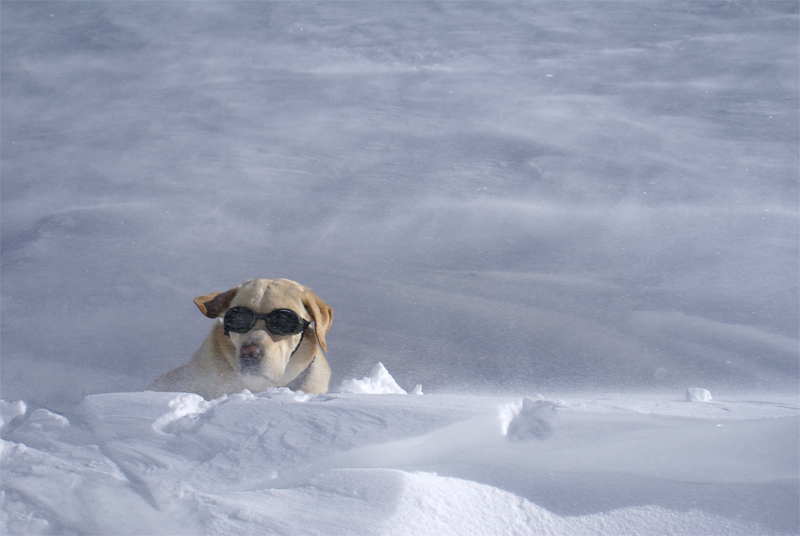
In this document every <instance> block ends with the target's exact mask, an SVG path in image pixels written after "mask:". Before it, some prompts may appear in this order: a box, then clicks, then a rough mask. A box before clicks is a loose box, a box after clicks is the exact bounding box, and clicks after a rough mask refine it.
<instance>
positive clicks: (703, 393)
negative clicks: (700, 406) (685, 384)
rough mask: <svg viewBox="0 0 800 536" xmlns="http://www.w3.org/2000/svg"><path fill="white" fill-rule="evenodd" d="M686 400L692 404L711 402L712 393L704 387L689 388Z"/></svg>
mask: <svg viewBox="0 0 800 536" xmlns="http://www.w3.org/2000/svg"><path fill="white" fill-rule="evenodd" d="M686 400H688V401H690V402H709V401H710V400H711V392H710V391H709V390H708V389H703V388H702V387H689V388H688V389H686Z"/></svg>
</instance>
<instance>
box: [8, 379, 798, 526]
mask: <svg viewBox="0 0 800 536" xmlns="http://www.w3.org/2000/svg"><path fill="white" fill-rule="evenodd" d="M381 369H382V370H381ZM368 378H369V379H371V380H373V384H374V385H375V386H376V389H377V390H380V389H382V386H381V383H382V382H383V383H385V382H386V381H387V379H388V378H391V376H390V375H388V373H386V371H385V368H383V367H382V366H381V367H380V368H379V367H376V368H375V370H374V371H373V374H372V375H371V376H369V377H368ZM392 381H393V380H392ZM364 392H366V390H365V391H364ZM798 415H800V411H798V406H797V401H796V400H795V399H791V398H783V399H781V398H780V397H778V398H776V397H771V398H770V397H767V398H755V399H753V398H751V399H746V398H737V399H726V400H715V401H714V402H700V401H696V402H690V401H686V400H684V399H682V397H680V396H675V397H663V396H657V395H639V396H633V395H629V396H627V397H623V396H619V395H618V396H608V397H597V396H570V397H564V398H549V397H548V398H545V397H541V396H533V397H529V398H502V397H475V396H453V395H425V396H411V395H408V396H404V395H375V394H353V393H338V394H328V395H319V396H310V395H305V394H301V393H293V392H291V391H289V390H288V389H285V388H284V389H276V390H273V391H271V392H268V393H262V394H259V395H253V394H250V393H248V392H243V393H241V394H236V395H231V396H226V397H222V398H219V399H217V400H211V401H206V400H203V399H202V398H201V397H199V396H197V395H194V394H188V393H153V392H144V393H116V394H102V395H92V396H89V397H87V398H86V400H84V402H83V403H82V404H81V405H80V406H79V407H78V408H77V409H76V410H75V411H74V412H73V413H70V414H68V415H59V414H55V413H53V412H50V411H48V410H46V409H42V408H39V409H36V410H33V411H28V410H27V408H26V405H25V404H24V403H20V402H17V403H4V404H3V420H4V427H3V445H2V446H3V455H2V471H3V490H4V491H3V524H4V531H3V532H4V533H7V534H65V533H76V534H221V535H222V534H414V535H424V534H431V535H434V534H435V535H441V534H454V535H455V534H458V535H466V534H476V535H489V534H491V535H505V534H564V535H567V534H569V535H574V534H588V533H591V534H598V535H609V536H611V535H614V536H618V535H622V534H631V535H632V534H637V535H642V534H741V535H757V534H793V533H796V532H797V530H798V528H800V524H799V523H798V512H797V501H798V441H799V440H800V438H799V437H798V422H800V421H799V420H798Z"/></svg>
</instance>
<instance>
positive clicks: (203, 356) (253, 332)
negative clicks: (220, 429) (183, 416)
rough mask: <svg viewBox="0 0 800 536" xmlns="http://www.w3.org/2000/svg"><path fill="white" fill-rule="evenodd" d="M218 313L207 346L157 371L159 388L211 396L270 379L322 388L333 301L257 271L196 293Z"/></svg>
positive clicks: (205, 309)
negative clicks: (234, 283) (225, 286)
mask: <svg viewBox="0 0 800 536" xmlns="http://www.w3.org/2000/svg"><path fill="white" fill-rule="evenodd" d="M194 303H195V304H196V305H197V307H198V309H200V312H202V313H203V314H204V315H206V316H207V317H209V318H216V319H217V321H216V322H215V323H214V326H213V327H212V328H211V331H210V332H209V334H208V336H207V337H206V339H205V341H203V344H202V346H200V349H199V350H197V352H195V354H194V356H192V359H191V360H189V362H188V363H187V364H185V365H183V366H181V367H178V368H176V369H174V370H171V371H169V372H167V373H165V374H163V375H162V376H160V377H158V378H157V379H156V380H155V381H154V382H153V383H152V384H151V386H150V390H152V391H173V392H190V393H197V394H199V395H201V396H202V397H203V398H205V399H206V400H211V399H213V398H218V397H220V396H222V395H227V394H232V393H239V392H241V391H243V390H244V389H249V390H250V392H252V393H258V392H262V391H265V390H267V389H269V388H271V387H284V386H285V387H289V388H290V389H292V390H295V391H298V390H299V391H304V392H306V393H312V394H322V393H326V392H327V391H328V383H329V381H330V377H331V369H330V366H329V365H328V362H327V361H326V360H325V356H324V355H323V353H322V351H323V350H325V351H327V349H328V348H327V345H326V343H325V335H326V334H327V333H328V330H329V329H330V327H331V322H332V321H333V309H332V308H331V307H330V306H329V305H328V304H327V303H325V302H324V301H322V300H321V299H320V298H319V297H318V296H317V295H316V294H314V292H313V291H312V290H311V289H309V288H308V287H305V286H303V285H301V284H299V283H296V282H294V281H290V280H288V279H250V280H248V281H245V282H244V283H242V284H241V285H239V286H237V287H233V288H232V289H230V290H227V291H225V292H212V293H211V294H206V295H205V296H198V297H197V298H195V299H194Z"/></svg>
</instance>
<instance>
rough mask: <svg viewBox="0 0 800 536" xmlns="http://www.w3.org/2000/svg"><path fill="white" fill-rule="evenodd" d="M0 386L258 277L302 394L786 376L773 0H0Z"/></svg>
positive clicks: (154, 348) (785, 48)
mask: <svg viewBox="0 0 800 536" xmlns="http://www.w3.org/2000/svg"><path fill="white" fill-rule="evenodd" d="M1 9H2V64H1V67H2V396H3V398H4V399H6V400H14V399H25V400H27V401H30V402H33V403H38V404H47V405H50V406H59V405H64V404H71V403H74V402H77V401H78V400H80V399H81V398H82V397H83V395H85V394H88V393H97V392H108V391H131V390H141V389H143V388H144V387H145V386H146V385H147V384H148V383H149V382H150V381H151V380H152V379H153V378H155V377H156V376H158V375H159V374H161V373H163V372H165V371H167V370H169V369H171V368H174V367H176V366H178V365H180V364H182V363H185V362H186V361H188V359H189V358H190V357H191V355H192V353H193V352H194V351H195V350H196V349H197V348H198V347H199V345H200V343H201V342H202V340H203V338H204V336H205V334H206V333H207V331H208V329H209V327H210V321H209V320H208V319H207V318H205V317H203V315H201V314H200V313H199V312H198V311H197V309H196V308H195V306H194V304H193V303H192V298H194V297H195V296H198V295H201V294H206V293H209V292H212V291H222V290H226V289H228V288H230V287H232V286H234V285H237V284H239V283H241V282H242V281H243V280H245V279H249V278H257V277H264V278H273V277H286V278H290V279H294V280H296V281H299V282H301V283H303V284H305V285H307V286H309V287H310V288H312V289H314V290H315V291H316V292H317V293H318V294H319V295H320V297H322V299H324V300H325V301H326V302H328V303H329V304H331V305H332V307H333V308H334V323H333V327H332V329H331V332H330V334H329V336H328V347H329V352H328V358H329V361H330V363H331V367H332V369H333V374H334V376H333V378H332V382H331V385H332V386H333V385H338V383H339V382H341V380H342V379H344V378H352V377H361V376H362V375H363V374H364V373H366V372H367V371H368V370H369V369H370V368H371V367H372V365H373V364H374V363H376V362H378V361H381V362H383V363H384V364H385V365H386V367H387V368H388V369H389V370H391V371H392V374H393V376H394V377H395V379H396V380H397V381H398V383H399V384H400V385H401V386H402V387H404V388H405V389H411V388H413V386H414V385H415V384H417V383H421V384H422V385H423V387H424V388H425V390H426V392H435V391H447V390H451V391H452V390H464V389H488V390H492V391H495V392H497V391H503V392H511V391H525V392H527V391H530V390H537V389H539V390H540V389H548V388H561V389H583V388H593V389H614V390H619V389H646V390H652V389H662V388H663V389H678V388H679V389H681V392H682V390H683V389H685V388H686V387H692V386H702V387H705V388H708V389H710V390H711V391H712V392H718V391H719V390H726V389H727V390H776V391H777V390H785V389H789V390H793V389H797V386H798V325H799V324H800V315H799V313H798V258H800V253H799V252H798V229H799V228H800V226H799V220H798V198H799V197H798V196H799V195H800V194H799V192H798V146H799V145H800V143H799V142H800V140H799V139H798V65H799V64H800V61H799V60H798V13H797V11H798V5H797V2H795V1H775V2H761V3H749V2H696V3H693V2H675V1H671V0H670V1H665V2H647V3H634V2H583V3H582V2H536V3H516V2H515V3H503V2H491V3H465V2H453V3H448V2H444V3H419V2H372V3H368V2H357V3H346V2H332V3H311V2H292V3H272V2H243V3H236V2H219V3H217V2H170V3H165V2H63V3H62V2H3V3H2V8H1Z"/></svg>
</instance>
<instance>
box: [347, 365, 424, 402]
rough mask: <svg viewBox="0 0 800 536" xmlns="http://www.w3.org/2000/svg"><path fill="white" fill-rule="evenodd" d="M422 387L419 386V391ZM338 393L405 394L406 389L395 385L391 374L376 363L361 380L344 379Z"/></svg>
mask: <svg viewBox="0 0 800 536" xmlns="http://www.w3.org/2000/svg"><path fill="white" fill-rule="evenodd" d="M421 391H422V388H421V387H420V392H421ZM339 392H340V393H355V394H368V395H405V394H408V393H406V391H405V390H404V389H403V388H402V387H400V386H399V385H397V382H396V381H394V378H392V375H391V374H389V371H388V370H386V367H384V366H383V363H378V364H377V365H375V366H374V367H372V372H370V373H369V376H365V377H364V378H363V379H361V380H356V379H352V380H345V381H343V382H342V385H341V387H339Z"/></svg>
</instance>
